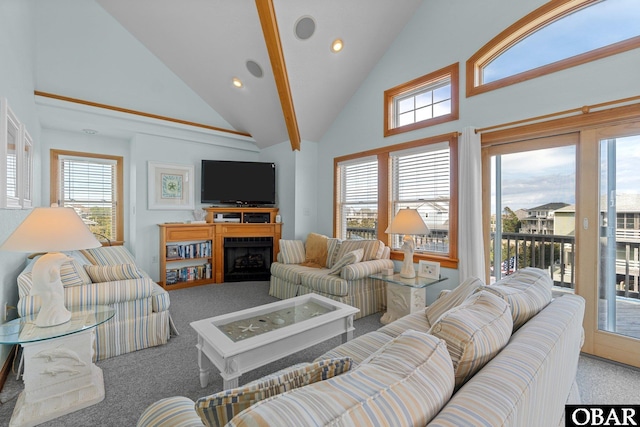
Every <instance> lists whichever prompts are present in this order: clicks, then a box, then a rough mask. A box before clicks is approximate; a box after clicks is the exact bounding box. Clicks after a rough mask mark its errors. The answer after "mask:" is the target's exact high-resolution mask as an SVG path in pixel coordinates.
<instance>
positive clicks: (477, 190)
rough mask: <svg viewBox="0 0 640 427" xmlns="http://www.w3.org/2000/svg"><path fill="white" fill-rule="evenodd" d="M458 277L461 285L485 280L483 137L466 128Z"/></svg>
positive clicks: (460, 148)
mask: <svg viewBox="0 0 640 427" xmlns="http://www.w3.org/2000/svg"><path fill="white" fill-rule="evenodd" d="M458 159H459V167H458V170H459V176H458V180H459V181H458V197H459V203H458V212H459V218H458V233H459V238H458V259H459V260H460V261H459V263H458V274H459V277H460V282H462V281H464V280H465V279H467V278H468V277H472V276H475V277H478V278H479V279H482V280H483V281H484V280H485V266H484V242H483V241H482V162H481V159H480V135H479V134H476V132H475V129H474V128H473V127H466V128H464V129H463V131H462V136H461V137H460V140H459V142H458Z"/></svg>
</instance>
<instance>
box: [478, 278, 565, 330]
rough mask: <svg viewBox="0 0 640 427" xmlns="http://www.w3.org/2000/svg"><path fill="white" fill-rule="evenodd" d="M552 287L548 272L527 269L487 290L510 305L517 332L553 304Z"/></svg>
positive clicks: (488, 287) (514, 327)
mask: <svg viewBox="0 0 640 427" xmlns="http://www.w3.org/2000/svg"><path fill="white" fill-rule="evenodd" d="M552 286H553V281H552V280H551V277H550V276H549V273H548V272H547V271H545V270H542V269H540V268H534V267H526V268H522V269H520V270H517V271H516V272H514V273H513V274H511V275H510V276H507V277H505V278H503V279H501V280H498V281H497V282H496V283H494V284H493V285H490V286H487V287H486V288H485V289H486V290H487V291H489V292H493V293H494V294H496V295H498V296H499V297H501V298H503V299H504V300H505V301H506V302H508V303H509V305H510V306H511V314H512V316H513V330H514V331H515V330H517V329H518V328H519V327H520V326H522V325H524V324H525V323H526V322H527V321H528V320H529V319H531V318H532V317H533V316H535V315H536V314H538V312H539V311H540V310H542V309H543V308H544V307H546V306H547V304H549V302H551V297H552V293H551V288H552Z"/></svg>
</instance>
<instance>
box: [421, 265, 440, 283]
mask: <svg viewBox="0 0 640 427" xmlns="http://www.w3.org/2000/svg"><path fill="white" fill-rule="evenodd" d="M418 276H419V277H425V278H427V279H439V278H440V263H439V262H433V261H422V260H420V261H418Z"/></svg>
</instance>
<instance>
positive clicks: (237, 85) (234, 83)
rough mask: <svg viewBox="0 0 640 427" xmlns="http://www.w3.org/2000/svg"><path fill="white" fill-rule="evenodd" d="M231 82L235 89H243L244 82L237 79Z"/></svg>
mask: <svg viewBox="0 0 640 427" xmlns="http://www.w3.org/2000/svg"><path fill="white" fill-rule="evenodd" d="M231 82H232V83H233V85H234V86H235V87H242V80H240V79H239V78H237V77H234V78H233V80H231Z"/></svg>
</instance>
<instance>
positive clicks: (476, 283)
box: [425, 277, 485, 325]
mask: <svg viewBox="0 0 640 427" xmlns="http://www.w3.org/2000/svg"><path fill="white" fill-rule="evenodd" d="M484 287H485V285H484V283H483V282H482V280H480V279H478V278H477V277H470V278H468V279H466V280H465V281H464V282H462V283H460V284H459V285H458V286H457V287H456V288H455V289H454V290H452V291H451V292H447V293H446V294H443V295H441V296H440V298H438V299H437V300H435V301H434V302H433V304H431V305H430V306H429V307H427V309H426V310H425V314H426V316H427V320H428V321H429V324H431V325H433V324H434V323H436V321H437V320H438V319H439V318H440V316H442V315H443V314H444V313H446V312H447V311H449V310H451V309H452V308H453V307H456V306H458V305H460V304H461V303H462V302H463V301H464V300H465V299H467V297H468V296H469V295H471V294H473V293H474V292H476V291H477V290H479V289H484Z"/></svg>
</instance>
